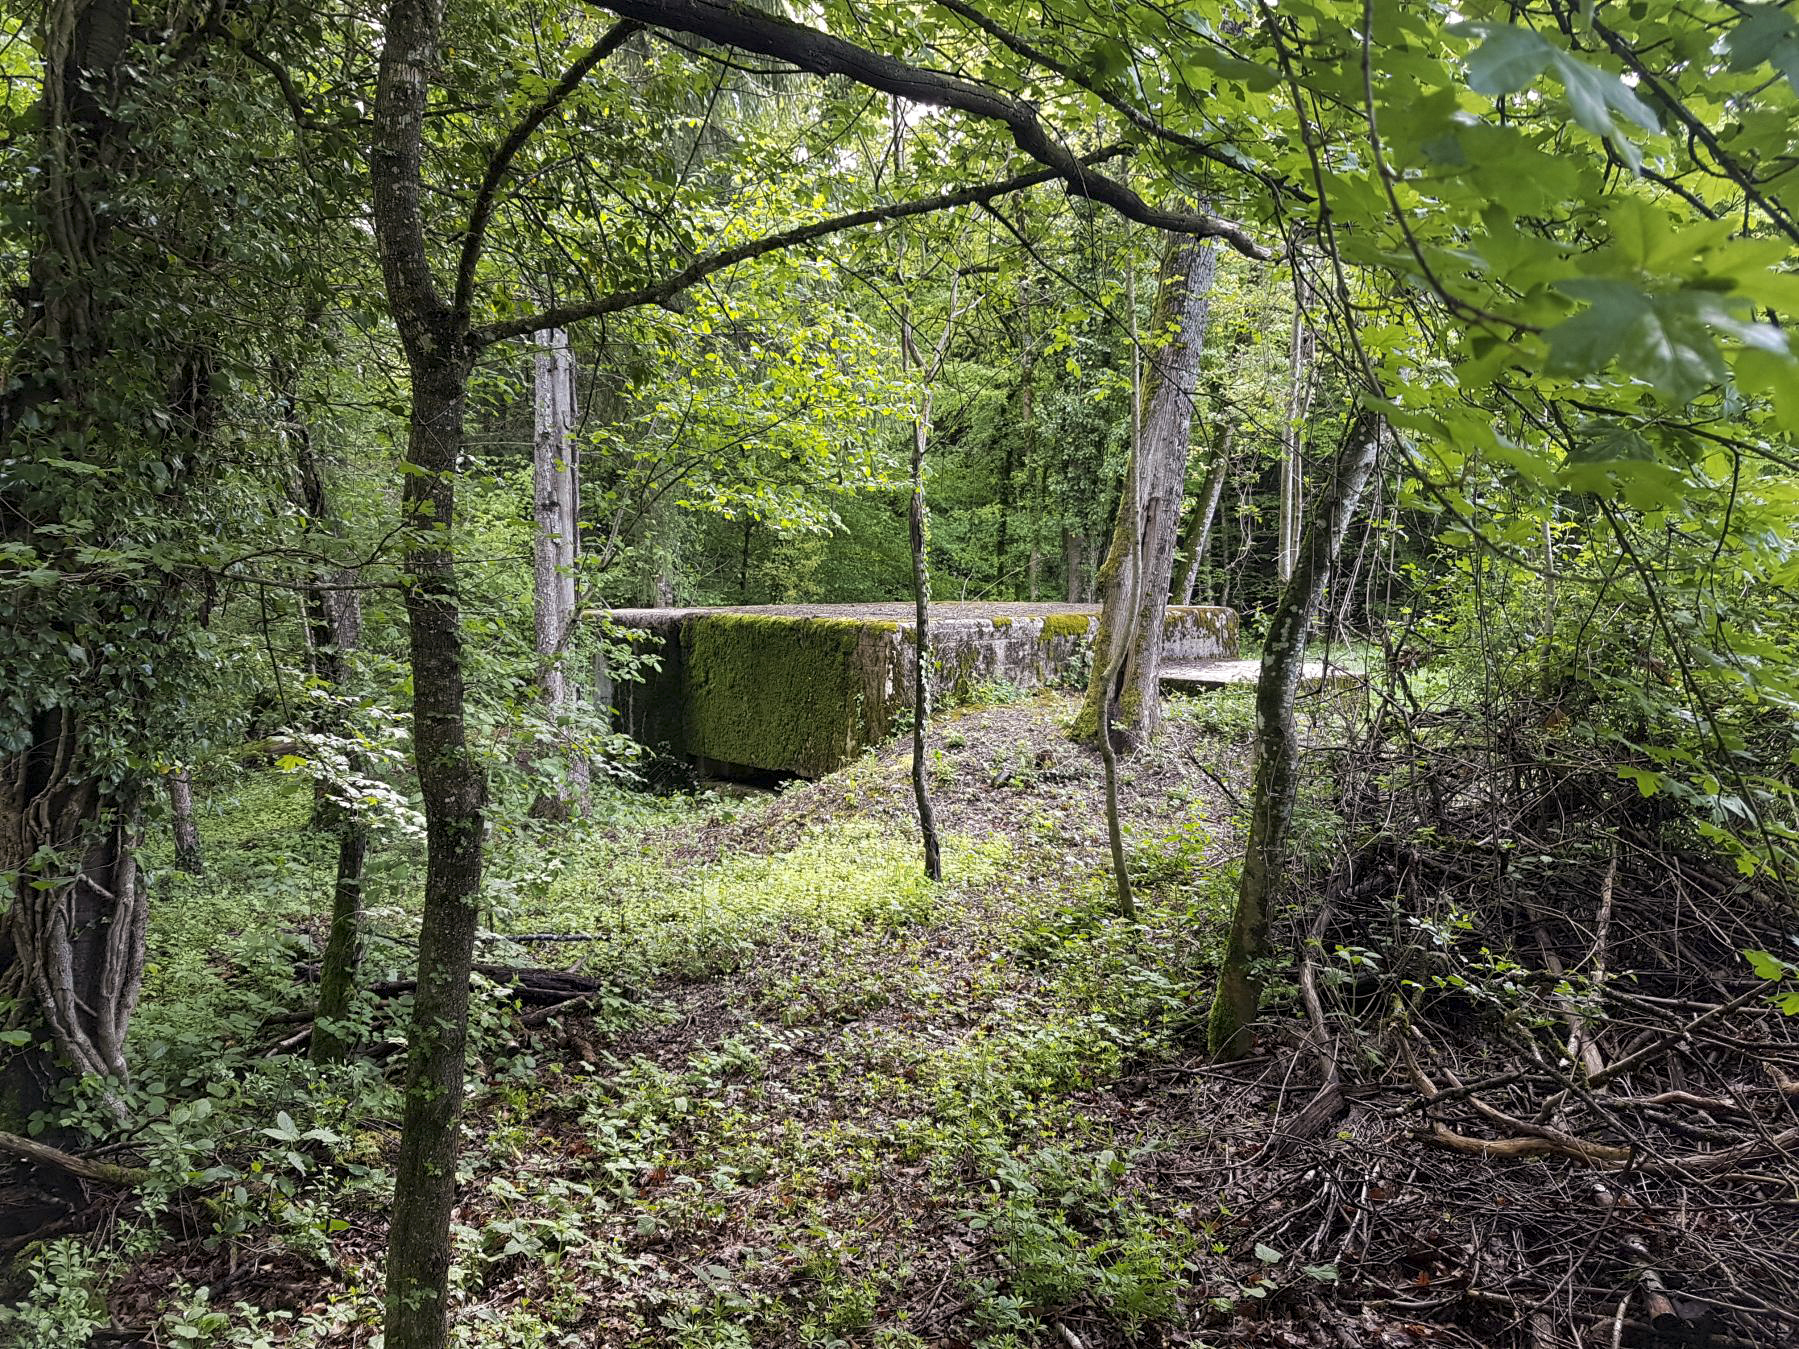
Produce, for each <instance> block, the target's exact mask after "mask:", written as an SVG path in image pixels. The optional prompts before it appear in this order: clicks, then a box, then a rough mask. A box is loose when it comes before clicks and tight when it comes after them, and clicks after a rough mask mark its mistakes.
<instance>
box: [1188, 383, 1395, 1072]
mask: <svg viewBox="0 0 1799 1349" xmlns="http://www.w3.org/2000/svg"><path fill="white" fill-rule="evenodd" d="M1380 437H1381V424H1380V420H1379V419H1378V418H1377V417H1376V416H1375V415H1374V414H1373V413H1370V412H1364V413H1362V414H1361V415H1360V416H1358V417H1357V418H1356V419H1355V422H1354V423H1353V424H1352V425H1351V426H1350V428H1349V432H1348V434H1347V435H1346V436H1345V437H1344V440H1343V445H1342V448H1341V449H1340V450H1339V451H1338V453H1337V457H1336V462H1335V463H1334V464H1333V465H1332V466H1331V476H1330V480H1329V481H1328V482H1326V483H1325V484H1324V485H1323V489H1322V492H1321V493H1320V495H1319V497H1318V499H1317V501H1316V502H1314V503H1313V506H1312V515H1311V518H1310V519H1309V520H1308V521H1307V523H1306V531H1305V538H1304V540H1303V542H1302V545H1301V547H1300V550H1299V558H1298V565H1297V566H1295V567H1294V569H1293V575H1292V577H1291V578H1290V579H1289V580H1288V582H1287V584H1286V587H1285V589H1283V590H1282V591H1281V597H1280V602H1279V603H1278V604H1276V605H1275V609H1274V617H1273V618H1272V620H1270V622H1269V625H1268V640H1267V642H1266V643H1265V644H1264V645H1263V648H1262V669H1261V676H1260V679H1259V681H1258V683H1257V685H1256V771H1255V796H1254V799H1253V800H1252V802H1251V804H1250V819H1249V837H1248V839H1247V840H1246V841H1245V844H1244V853H1243V874H1242V879H1241V881H1240V882H1239V884H1238V887H1237V908H1236V912H1235V914H1234V916H1233V917H1232V920H1231V933H1230V940H1229V943H1228V945H1227V946H1226V948H1225V954H1224V964H1223V966H1222V968H1221V969H1220V970H1219V972H1218V992H1217V994H1216V996H1215V997H1214V999H1213V1002H1212V1015H1211V1021H1210V1024H1209V1026H1208V1038H1209V1040H1210V1042H1211V1047H1212V1052H1213V1053H1215V1054H1217V1055H1219V1056H1220V1057H1223V1058H1240V1057H1241V1056H1242V1055H1243V1054H1244V1052H1245V1051H1246V1050H1247V1049H1248V1047H1249V1039H1250V1034H1249V1028H1250V1025H1251V1023H1252V1022H1254V1020H1255V1017H1256V1009H1257V1007H1258V1006H1259V1005H1260V1003H1261V997H1262V981H1261V979H1260V977H1259V975H1258V974H1257V972H1256V964H1257V962H1259V961H1261V960H1263V959H1265V958H1266V957H1267V956H1269V955H1270V954H1272V953H1271V952H1270V950H1269V946H1268V924H1269V918H1270V916H1271V914H1272V911H1273V906H1274V902H1275V900H1276V898H1277V897H1278V895H1279V893H1280V887H1281V881H1282V877H1283V875H1284V872H1285V867H1286V851H1287V838H1288V835H1289V833H1290V832H1291V829H1292V825H1293V803H1294V801H1295V800H1296V799H1297V797H1298V793H1299V733H1298V729H1297V727H1296V726H1295V724H1294V719H1293V701H1294V698H1295V696H1296V694H1297V692H1298V689H1299V679H1300V675H1301V673H1302V671H1303V669H1304V664H1305V654H1306V636H1307V633H1308V631H1309V630H1310V628H1311V625H1312V615H1313V614H1314V613H1315V612H1316V611H1317V608H1318V601H1319V597H1320V596H1321V595H1322V594H1323V592H1324V585H1325V580H1326V578H1327V577H1328V576H1329V575H1330V572H1331V569H1332V567H1333V566H1334V565H1335V564H1336V559H1337V554H1338V553H1339V552H1340V551H1341V550H1342V547H1343V538H1344V535H1345V534H1346V533H1347V532H1348V529H1349V521H1350V517H1351V516H1353V515H1354V514H1355V509H1356V506H1357V504H1358V503H1359V502H1360V501H1361V498H1362V489H1363V488H1364V487H1365V486H1366V485H1367V482H1368V475H1369V473H1370V472H1371V471H1372V470H1373V468H1374V460H1375V457H1376V455H1377V453H1378V452H1379V448H1380Z"/></svg>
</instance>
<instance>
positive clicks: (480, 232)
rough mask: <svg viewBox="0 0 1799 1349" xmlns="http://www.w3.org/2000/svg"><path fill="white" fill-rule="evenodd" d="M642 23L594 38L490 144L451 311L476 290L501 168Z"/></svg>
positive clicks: (464, 306)
mask: <svg viewBox="0 0 1799 1349" xmlns="http://www.w3.org/2000/svg"><path fill="white" fill-rule="evenodd" d="M642 27H643V25H642V24H640V23H637V22H634V21H633V20H630V19H621V20H619V22H617V23H615V24H613V25H612V27H611V28H609V29H607V30H606V33H605V35H604V36H602V37H601V38H600V40H599V41H598V42H596V43H594V44H593V46H591V47H589V48H588V49H587V50H586V51H585V52H583V53H582V54H581V55H580V56H579V57H578V58H577V59H576V60H575V62H574V64H573V65H571V66H570V67H569V68H568V69H567V70H565V71H563V72H562V78H561V79H559V80H557V81H556V85H555V87H554V88H553V89H551V90H550V92H549V93H547V94H545V95H544V96H543V98H542V99H541V100H540V101H539V102H538V103H537V105H536V106H535V107H533V108H532V109H531V111H529V112H528V113H526V114H525V115H524V116H523V117H522V118H520V119H519V122H518V125H517V126H515V127H513V128H512V130H511V131H510V132H508V133H507V136H506V139H505V140H503V141H501V142H500V144H499V145H498V146H497V147H496V148H495V150H494V152H493V157H492V158H491V159H489V160H488V161H487V171H486V172H485V173H483V174H482V175H481V186H480V188H479V189H478V190H477V191H476V192H475V203H474V205H473V206H471V207H470V208H469V215H468V228H467V229H466V230H464V231H463V234H462V256H461V257H460V258H459V259H458V260H457V263H456V295H455V298H454V299H453V300H452V301H451V302H450V308H451V310H452V311H453V312H455V313H456V314H458V315H462V314H466V313H468V307H469V302H470V300H471V299H472V298H473V294H474V289H475V267H476V265H477V264H478V263H479V262H480V261H481V245H482V243H483V242H484V241H485V240H486V238H487V224H488V222H489V221H490V220H492V219H493V211H494V205H495V202H496V201H497V199H498V197H499V192H500V184H501V183H502V182H504V181H505V179H506V170H507V169H509V168H511V167H512V161H513V160H514V159H515V158H517V156H518V152H519V151H520V150H522V149H524V147H525V142H526V141H528V140H530V139H531V136H532V133H534V132H535V131H536V130H537V128H538V127H540V126H542V125H543V124H544V121H545V120H546V119H547V118H548V117H549V116H550V114H551V113H553V112H555V111H556V109H557V108H559V107H561V106H562V105H563V103H565V102H566V101H567V100H568V97H569V95H570V94H572V93H574V92H575V90H576V89H578V88H579V87H580V85H581V81H582V80H584V79H586V78H587V76H588V74H589V73H590V72H591V71H592V70H593V68H594V67H595V66H597V65H599V63H600V62H602V61H604V60H605V59H606V58H607V57H608V56H610V55H612V53H613V52H615V51H617V50H618V49H619V48H620V47H622V46H624V44H625V39H626V38H628V37H630V36H631V34H633V33H635V32H638V31H639V30H640V29H642Z"/></svg>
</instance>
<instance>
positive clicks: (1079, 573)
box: [1062, 525, 1087, 604]
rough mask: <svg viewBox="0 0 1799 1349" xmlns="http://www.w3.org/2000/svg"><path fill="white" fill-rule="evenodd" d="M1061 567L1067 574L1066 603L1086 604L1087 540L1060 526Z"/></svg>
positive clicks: (1065, 526) (1066, 527)
mask: <svg viewBox="0 0 1799 1349" xmlns="http://www.w3.org/2000/svg"><path fill="white" fill-rule="evenodd" d="M1062 566H1063V568H1064V569H1065V570H1066V571H1067V573H1068V588H1067V592H1066V593H1067V595H1068V602H1069V603H1070V604H1085V603H1086V602H1087V540H1086V539H1085V538H1083V537H1082V536H1081V535H1079V534H1076V533H1075V532H1074V531H1073V530H1072V529H1070V528H1069V527H1068V526H1067V525H1063V526H1062Z"/></svg>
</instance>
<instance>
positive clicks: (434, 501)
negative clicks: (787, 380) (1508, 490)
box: [370, 0, 487, 1349]
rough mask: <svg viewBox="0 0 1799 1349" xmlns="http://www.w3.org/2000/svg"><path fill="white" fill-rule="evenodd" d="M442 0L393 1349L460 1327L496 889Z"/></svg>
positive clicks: (412, 507)
mask: <svg viewBox="0 0 1799 1349" xmlns="http://www.w3.org/2000/svg"><path fill="white" fill-rule="evenodd" d="M442 18H443V14H442V7H441V0H393V3H392V4H390V5H389V6H388V10H387V18H386V22H385V24H384V25H383V32H382V38H383V42H382V51H381V61H380V75H379V80H378V83H377V87H376V96H375V114H374V128H373V141H374V144H373V149H372V153H371V155H370V179H371V184H372V187H373V193H374V223H375V236H376V240H377V242H378V244H379V245H380V251H381V268H382V274H383V279H384V281H385V283H386V290H387V296H388V303H389V308H390V310H391V312H392V314H393V318H394V324H395V327H396V328H397V329H398V332H399V335H400V340H401V343H402V345H403V346H404V347H405V350H406V361H407V366H408V368H409V370H410V372H411V376H412V394H411V400H412V406H411V420H410V426H409V429H408V435H407V453H406V459H407V469H406V474H405V486H404V493H403V497H402V511H403V515H404V523H405V525H406V528H407V539H406V553H405V581H406V614H407V618H408V619H409V621H410V628H411V636H410V645H411V663H412V686H413V702H412V705H413V739H414V745H415V749H416V756H417V760H418V775H419V787H420V791H421V794H422V796H423V798H424V807H425V849H426V863H425V903H424V913H423V917H422V921H421V923H420V927H419V959H418V989H417V992H416V993H415V995H414V1000H413V1013H412V1026H411V1029H410V1031H409V1033H408V1036H407V1058H406V1079H405V1088H404V1091H405V1105H404V1109H403V1112H402V1118H401V1125H400V1149H399V1157H398V1160H397V1162H396V1165H395V1183H394V1204H393V1211H392V1217H391V1222H390V1226H389V1239H388V1252H387V1309H386V1322H385V1338H386V1344H387V1349H442V1346H443V1345H444V1343H445V1341H446V1339H447V1336H448V1330H449V1324H448V1313H449V1306H448V1300H449V1270H450V1212H451V1209H452V1208H453V1207H454V1205H455V1200H456V1159H457V1155H458V1153H459V1152H460V1144H461V1138H460V1133H461V1116H462V1085H463V1074H464V1072H465V1070H466V1066H467V1065H466V1062H465V1058H466V1047H467V1038H468V1002H469V969H470V966H471V965H472V963H473V959H474V946H475V931H476V919H477V912H478V908H477V901H478V899H479V896H480V891H481V861H482V842H483V833H484V831H485V826H486V821H485V807H486V795H487V774H486V771H485V769H484V768H483V767H482V765H481V762H480V760H479V759H478V758H477V757H476V755H475V754H474V753H473V752H471V750H470V748H469V745H468V736H467V728H466V725H465V723H464V714H463V677H462V612H461V602H460V597H459V594H458V589H457V579H456V566H455V557H454V552H453V549H452V533H451V531H452V528H453V525H454V521H455V506H456V471H457V465H458V459H459V457H460V454H461V449H462V438H463V428H462V418H463V405H464V399H465V390H466V386H467V380H468V373H469V369H470V367H471V365H472V359H473V358H472V352H471V350H470V340H469V337H468V333H467V326H466V323H467V320H466V315H463V314H459V313H457V312H455V311H454V310H453V309H452V308H451V306H449V305H447V304H446V303H445V302H444V301H443V299H442V298H441V297H440V295H439V293H438V289H437V284H436V281H435V279H434V277H433V276H432V273H431V264H430V261H429V257H428V254H427V251H426V246H425V230H424V212H423V208H422V203H421V195H422V194H421V157H422V147H423V139H424V138H423V127H424V120H425V110H426V103H427V100H428V96H429V84H428V78H429V72H430V71H431V70H432V69H433V68H434V67H435V66H436V64H437V61H438V43H439V36H440V31H441V25H442Z"/></svg>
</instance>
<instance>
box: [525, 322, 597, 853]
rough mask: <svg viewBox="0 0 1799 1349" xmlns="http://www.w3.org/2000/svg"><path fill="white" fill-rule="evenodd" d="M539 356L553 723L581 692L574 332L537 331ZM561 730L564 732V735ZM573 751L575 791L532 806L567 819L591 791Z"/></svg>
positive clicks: (538, 476) (538, 453)
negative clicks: (577, 673)
mask: <svg viewBox="0 0 1799 1349" xmlns="http://www.w3.org/2000/svg"><path fill="white" fill-rule="evenodd" d="M537 345H538V353H537V358H536V361H535V384H536V394H537V398H536V404H537V434H536V436H535V438H534V439H533V442H532V455H531V484H532V494H533V497H534V498H535V500H536V504H537V533H536V536H535V538H534V541H533V549H532V596H533V600H534V605H533V619H534V628H535V638H536V649H537V661H538V671H539V674H538V678H539V681H540V687H541V689H542V693H543V702H544V712H545V713H546V715H547V716H548V718H549V720H550V721H551V723H552V724H557V723H560V722H561V721H562V720H563V719H565V718H566V717H568V715H569V714H570V713H571V712H572V711H573V709H574V706H575V703H576V700H577V690H576V687H575V683H574V681H573V680H572V679H570V678H569V666H568V662H567V659H566V655H567V651H568V645H569V639H570V636H571V634H572V632H573V630H574V626H575V620H576V614H575V565H576V562H577V560H578V557H579V552H578V550H579V546H580V535H579V529H580V487H579V481H578V478H577V476H576V474H577V467H576V459H575V454H576V451H575V420H576V411H575V359H574V353H573V352H572V351H571V350H570V349H569V344H568V334H567V333H566V332H564V331H563V330H562V329H560V328H550V329H546V330H545V331H543V332H541V333H538V334H537ZM559 734H560V733H559ZM562 739H563V740H564V742H565V747H567V748H569V749H570V750H571V752H570V753H569V755H568V775H569V781H568V790H567V791H566V792H555V793H551V792H546V793H544V794H542V795H541V796H539V797H538V799H537V801H536V802H535V803H534V804H533V805H532V807H531V813H532V815H534V816H536V817H538V818H539V819H566V818H567V816H568V813H569V811H570V809H571V807H573V806H575V805H576V804H577V803H578V802H580V801H581V800H582V799H584V798H585V797H586V795H587V787H588V769H587V762H586V760H584V759H582V758H581V757H580V756H579V755H578V754H576V753H574V752H572V750H573V747H572V746H567V745H566V741H567V737H566V736H563V737H562Z"/></svg>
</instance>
